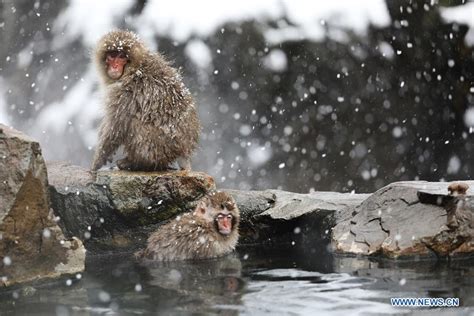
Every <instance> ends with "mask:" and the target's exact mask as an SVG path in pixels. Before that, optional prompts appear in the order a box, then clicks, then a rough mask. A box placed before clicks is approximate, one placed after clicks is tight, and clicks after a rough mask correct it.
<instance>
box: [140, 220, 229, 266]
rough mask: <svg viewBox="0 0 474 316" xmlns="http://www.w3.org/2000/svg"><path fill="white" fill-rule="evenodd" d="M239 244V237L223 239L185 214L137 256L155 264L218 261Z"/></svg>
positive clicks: (159, 232)
mask: <svg viewBox="0 0 474 316" xmlns="http://www.w3.org/2000/svg"><path fill="white" fill-rule="evenodd" d="M237 241H238V234H236V235H235V236H234V235H233V236H232V237H230V238H227V237H222V236H219V235H218V234H215V233H214V232H213V230H212V229H211V228H210V227H208V224H207V223H205V222H203V221H200V220H199V218H195V217H193V216H192V214H191V213H185V214H183V215H181V216H178V217H177V218H176V219H174V220H172V221H171V222H169V223H167V224H165V225H163V226H161V227H159V228H158V230H157V231H155V232H154V233H153V234H151V235H150V237H149V238H148V244H147V247H146V249H144V250H143V251H141V252H138V253H137V256H138V257H141V258H145V259H148V260H155V261H173V260H195V259H208V258H215V257H220V256H223V255H226V254H228V253H231V252H232V251H233V250H234V249H235V247H236V245H237Z"/></svg>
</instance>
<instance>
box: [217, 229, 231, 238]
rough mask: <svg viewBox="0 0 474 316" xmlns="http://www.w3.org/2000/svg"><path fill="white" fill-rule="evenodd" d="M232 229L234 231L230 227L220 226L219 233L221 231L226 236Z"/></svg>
mask: <svg viewBox="0 0 474 316" xmlns="http://www.w3.org/2000/svg"><path fill="white" fill-rule="evenodd" d="M231 231H232V229H231V228H229V227H225V228H223V227H220V228H219V233H220V234H221V235H224V236H227V235H229V234H230V232H231Z"/></svg>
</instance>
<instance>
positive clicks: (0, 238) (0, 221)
mask: <svg viewBox="0 0 474 316" xmlns="http://www.w3.org/2000/svg"><path fill="white" fill-rule="evenodd" d="M0 201H1V202H0V260H1V261H0V278H1V280H0V283H2V284H4V285H10V284H15V283H21V282H27V281H33V280H36V279H39V278H43V277H57V276H59V275H61V274H72V273H77V272H80V271H83V270H84V262H85V249H84V247H83V245H82V243H81V241H80V240H79V239H77V238H70V239H66V238H65V236H64V235H63V233H62V231H61V228H60V227H59V226H58V223H57V218H56V217H55V216H54V214H53V213H52V212H51V210H50V207H49V198H48V179H47V173H46V165H45V163H44V160H43V157H42V155H41V149H40V146H39V144H38V142H36V141H34V140H33V139H31V138H29V137H28V136H26V135H24V134H22V133H20V132H18V131H16V130H14V129H13V128H10V127H7V126H5V125H1V124H0Z"/></svg>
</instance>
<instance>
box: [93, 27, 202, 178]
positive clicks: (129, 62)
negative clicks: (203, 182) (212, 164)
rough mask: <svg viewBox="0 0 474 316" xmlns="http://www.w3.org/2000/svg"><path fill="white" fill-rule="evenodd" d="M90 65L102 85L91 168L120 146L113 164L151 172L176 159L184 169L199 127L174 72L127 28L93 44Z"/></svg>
mask: <svg viewBox="0 0 474 316" xmlns="http://www.w3.org/2000/svg"><path fill="white" fill-rule="evenodd" d="M95 61H96V65H97V68H98V71H99V74H100V77H101V78H102V83H103V86H104V88H105V93H106V96H105V97H106V99H105V117H104V118H103V120H102V123H101V126H100V131H99V143H98V146H97V149H96V152H95V156H94V159H93V162H92V167H91V169H92V171H96V170H97V169H99V168H100V167H101V166H103V165H105V164H106V163H107V161H109V159H110V156H111V155H113V154H114V152H115V151H116V150H117V149H118V148H119V147H120V146H121V145H123V148H124V153H125V154H126V157H125V158H124V159H121V160H119V161H117V166H118V167H119V169H126V170H136V171H155V170H166V169H169V167H170V164H172V163H173V162H177V163H178V166H179V168H180V169H185V170H190V169H191V162H190V157H191V155H192V153H193V151H194V150H195V149H196V147H197V145H198V140H199V134H200V130H201V126H200V123H199V118H198V115H197V111H196V108H195V106H194V101H193V98H192V96H191V94H190V92H189V91H188V89H187V88H186V87H185V86H184V84H183V82H182V78H181V75H180V74H179V72H178V71H177V70H176V69H174V68H173V67H171V66H170V64H169V62H168V61H166V60H165V59H164V57H163V56H162V55H160V54H159V53H153V52H151V51H149V50H148V49H147V48H146V47H145V45H144V44H143V43H142V42H141V41H140V40H139V38H138V36H137V35H136V34H134V33H132V32H129V31H113V32H110V33H108V34H106V35H105V36H104V37H103V38H102V39H101V40H100V41H99V43H98V45H97V49H96V52H95Z"/></svg>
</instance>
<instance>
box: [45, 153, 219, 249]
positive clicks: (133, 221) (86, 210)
mask: <svg viewBox="0 0 474 316" xmlns="http://www.w3.org/2000/svg"><path fill="white" fill-rule="evenodd" d="M48 170H49V173H50V174H51V175H52V176H51V178H50V196H51V202H52V208H53V209H54V211H55V213H56V214H57V215H58V216H59V217H60V218H61V221H60V225H61V226H62V227H63V228H64V230H65V231H66V232H67V234H68V236H77V237H78V238H80V239H82V240H83V241H84V244H85V246H86V248H87V249H88V250H89V251H91V252H92V253H103V252H105V251H111V252H112V251H113V252H117V251H130V250H135V249H137V248H140V247H143V245H144V244H145V242H146V240H147V238H148V236H149V234H150V233H151V232H152V231H154V230H155V229H156V228H157V226H159V225H160V224H161V223H163V222H164V221H166V220H168V219H170V218H172V217H174V216H175V215H177V214H179V213H181V212H184V211H188V210H190V209H192V208H193V207H194V206H195V203H196V201H197V200H198V199H199V198H200V197H201V196H203V195H204V194H205V193H206V192H208V191H209V190H212V189H215V184H214V180H213V179H212V177H210V176H208V175H206V174H205V173H202V172H185V171H170V172H128V171H118V170H117V171H110V170H104V171H99V172H98V173H97V181H95V180H94V177H93V176H92V175H91V173H90V172H89V171H88V170H86V169H84V168H81V167H77V166H71V165H69V164H67V163H64V162H49V163H48Z"/></svg>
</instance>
